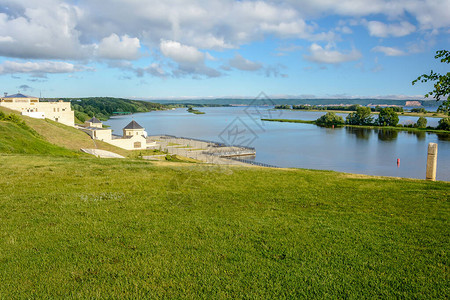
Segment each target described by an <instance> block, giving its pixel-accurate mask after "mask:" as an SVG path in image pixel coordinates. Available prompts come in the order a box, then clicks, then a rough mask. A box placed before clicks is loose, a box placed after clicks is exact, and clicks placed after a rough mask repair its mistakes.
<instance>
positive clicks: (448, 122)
mask: <svg viewBox="0 0 450 300" xmlns="http://www.w3.org/2000/svg"><path fill="white" fill-rule="evenodd" d="M442 120H444V122H442V123H444V125H443V126H450V118H444V119H442ZM261 121H268V122H281V123H301V124H313V125H316V121H307V120H296V119H261ZM416 124H417V123H416ZM339 126H341V127H353V128H366V129H383V130H393V131H411V132H434V133H445V134H449V133H450V127H444V128H449V129H438V128H440V127H437V128H431V127H427V128H420V127H415V126H414V125H412V126H408V125H407V126H400V125H398V126H378V125H349V124H342V123H340V124H339V125H335V127H339ZM325 127H326V126H325Z"/></svg>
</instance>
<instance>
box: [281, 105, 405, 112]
mask: <svg viewBox="0 0 450 300" xmlns="http://www.w3.org/2000/svg"><path fill="white" fill-rule="evenodd" d="M358 107H361V106H360V105H359V104H354V105H346V106H342V105H329V106H320V105H304V104H301V105H292V106H290V105H288V104H282V105H275V109H294V110H342V111H355V110H356V109H357V108H358ZM367 108H368V109H369V110H371V111H372V112H376V111H377V112H379V111H381V110H382V109H383V107H381V106H379V105H377V106H376V107H367ZM390 108H392V110H394V111H395V112H403V107H401V106H391V107H390Z"/></svg>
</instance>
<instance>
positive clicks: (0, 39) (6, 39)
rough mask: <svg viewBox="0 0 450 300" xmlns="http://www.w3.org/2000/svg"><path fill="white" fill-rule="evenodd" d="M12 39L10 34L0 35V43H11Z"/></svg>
mask: <svg viewBox="0 0 450 300" xmlns="http://www.w3.org/2000/svg"><path fill="white" fill-rule="evenodd" d="M12 42H14V39H13V38H12V37H10V36H0V43H12Z"/></svg>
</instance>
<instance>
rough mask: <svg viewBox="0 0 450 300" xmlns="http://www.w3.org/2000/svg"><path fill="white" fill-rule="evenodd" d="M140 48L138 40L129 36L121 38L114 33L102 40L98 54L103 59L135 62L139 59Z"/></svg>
mask: <svg viewBox="0 0 450 300" xmlns="http://www.w3.org/2000/svg"><path fill="white" fill-rule="evenodd" d="M140 47H141V44H140V42H139V39H138V38H131V37H129V36H128V35H123V36H122V37H119V36H118V35H117V34H115V33H113V34H111V35H110V36H109V37H105V38H103V39H102V41H101V42H100V44H99V45H98V52H97V54H98V56H99V57H101V58H107V59H127V60H133V59H137V58H138V57H139V49H140Z"/></svg>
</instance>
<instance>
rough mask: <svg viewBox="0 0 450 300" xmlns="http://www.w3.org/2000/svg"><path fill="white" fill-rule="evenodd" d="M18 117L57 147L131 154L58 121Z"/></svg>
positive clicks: (3, 109) (0, 108)
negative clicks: (95, 139)
mask: <svg viewBox="0 0 450 300" xmlns="http://www.w3.org/2000/svg"><path fill="white" fill-rule="evenodd" d="M0 111H3V112H5V113H7V114H9V113H14V114H18V112H15V111H13V110H10V109H7V108H4V107H0ZM20 118H21V119H22V120H23V121H24V122H25V123H26V124H27V125H28V126H29V127H30V128H32V129H33V130H35V131H36V132H37V133H38V134H39V135H40V137H41V138H42V139H43V140H45V141H47V142H49V143H51V144H53V145H57V146H59V147H63V148H66V149H69V150H74V151H79V150H80V149H81V148H97V149H102V150H107V151H111V152H114V153H117V154H120V155H123V156H130V155H132V153H131V152H132V151H127V150H124V149H121V148H119V147H116V146H113V145H110V144H108V143H105V142H102V141H94V140H93V139H92V138H91V137H90V136H89V135H87V134H86V133H84V132H82V131H80V130H78V129H75V128H73V127H70V126H66V125H64V124H61V123H58V122H54V121H52V120H49V119H45V120H41V119H34V118H30V117H27V116H20ZM1 139H2V136H0V140H1Z"/></svg>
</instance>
